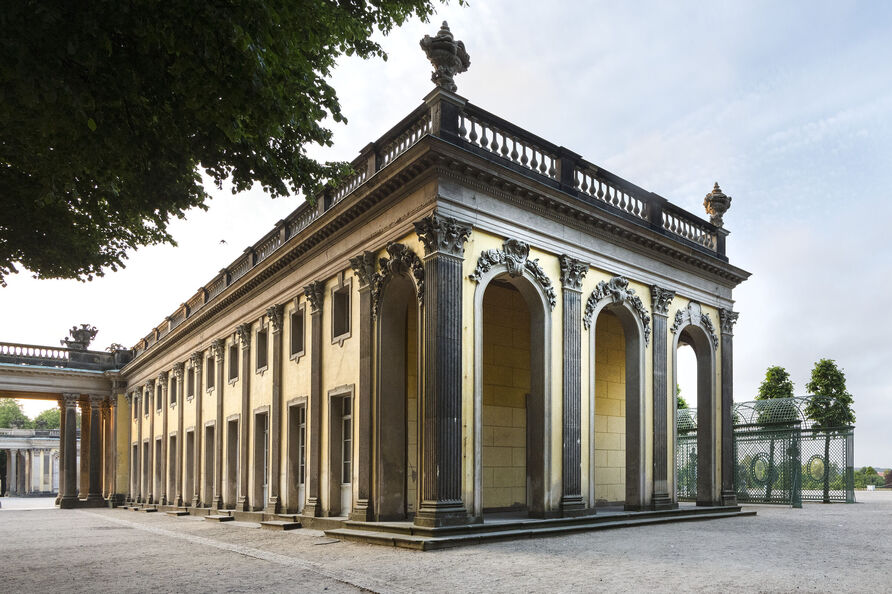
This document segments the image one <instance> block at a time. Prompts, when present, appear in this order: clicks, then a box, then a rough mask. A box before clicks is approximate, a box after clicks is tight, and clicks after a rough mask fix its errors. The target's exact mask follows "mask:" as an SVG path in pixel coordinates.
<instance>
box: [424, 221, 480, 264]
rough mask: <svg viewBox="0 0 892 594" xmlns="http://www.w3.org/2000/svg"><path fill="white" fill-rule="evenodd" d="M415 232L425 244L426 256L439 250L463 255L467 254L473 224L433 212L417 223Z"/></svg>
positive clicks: (454, 254) (443, 252)
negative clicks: (467, 242) (466, 249)
mask: <svg viewBox="0 0 892 594" xmlns="http://www.w3.org/2000/svg"><path fill="white" fill-rule="evenodd" d="M415 233H416V234H417V235H418V238H419V239H420V240H421V242H422V243H423V244H424V254H425V255H426V256H429V255H431V254H434V253H438V252H439V253H442V254H447V255H450V256H457V257H461V256H464V254H465V242H466V241H467V240H468V237H470V235H471V226H470V225H467V224H465V223H460V222H458V221H456V220H455V219H452V218H449V217H444V216H443V215H441V214H440V213H438V212H433V213H431V214H430V215H429V216H426V217H424V218H423V219H421V220H420V221H417V222H416V223H415Z"/></svg>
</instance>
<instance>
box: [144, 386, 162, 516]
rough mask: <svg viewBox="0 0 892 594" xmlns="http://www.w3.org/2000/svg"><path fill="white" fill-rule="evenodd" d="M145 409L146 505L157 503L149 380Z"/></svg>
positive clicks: (151, 392) (151, 394) (153, 395)
mask: <svg viewBox="0 0 892 594" xmlns="http://www.w3.org/2000/svg"><path fill="white" fill-rule="evenodd" d="M144 397H145V399H146V400H145V408H146V411H147V412H146V417H147V418H148V420H149V435H148V437H149V439H148V442H147V443H146V444H144V445H143V447H148V449H149V451H148V464H147V465H146V468H145V469H144V470H143V472H144V477H145V483H146V487H145V494H146V497H145V500H146V501H145V502H146V503H157V501H156V500H155V498H154V495H155V493H157V491H155V464H157V463H158V461H157V460H155V382H154V381H152V380H149V381H148V383H146V391H145V396H144Z"/></svg>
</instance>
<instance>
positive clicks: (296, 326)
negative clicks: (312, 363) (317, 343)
mask: <svg viewBox="0 0 892 594" xmlns="http://www.w3.org/2000/svg"><path fill="white" fill-rule="evenodd" d="M303 354H304V306H303V305H301V306H300V307H298V308H295V309H294V311H292V312H291V356H292V357H300V356H301V355H303Z"/></svg>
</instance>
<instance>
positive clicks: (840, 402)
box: [805, 359, 855, 429]
mask: <svg viewBox="0 0 892 594" xmlns="http://www.w3.org/2000/svg"><path fill="white" fill-rule="evenodd" d="M805 389H806V390H808V392H809V393H810V394H813V395H814V396H817V398H812V399H811V400H809V403H808V405H807V406H806V407H805V414H806V416H807V417H808V418H809V419H811V420H812V421H814V426H815V428H817V429H832V428H834V427H846V426H849V425H852V424H854V423H855V411H854V410H852V402H853V398H852V395H851V394H849V392H848V391H847V390H846V376H845V374H844V373H843V371H842V370H841V369H839V367H837V366H836V361H834V360H833V359H821V360H820V361H818V362H817V363H815V366H814V369H812V372H811V380H810V381H809V382H808V384H806V386H805Z"/></svg>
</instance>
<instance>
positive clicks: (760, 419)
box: [756, 365, 796, 501]
mask: <svg viewBox="0 0 892 594" xmlns="http://www.w3.org/2000/svg"><path fill="white" fill-rule="evenodd" d="M792 397H793V381H792V380H791V379H790V373H789V372H788V371H787V370H786V369H784V368H783V367H781V366H780V365H771V366H770V367H769V368H768V369H767V370H765V379H763V380H762V383H761V384H760V385H759V393H758V394H756V400H757V401H759V402H760V403H759V404H756V410H758V411H759V414H758V416H757V417H756V422H757V423H759V424H769V423H778V422H784V421H787V422H789V421H792V420H794V419H795V417H796V406H795V405H794V404H793V403H792V402H780V403H777V402H769V401H772V400H776V399H778V398H792ZM774 450H775V443H774V433H772V434H771V442H770V445H769V450H768V451H769V454H768V456H769V463H768V475H769V480H768V483H767V484H766V485H765V501H769V500H770V499H771V489H772V485H773V483H774V478H773V477H774V476H775V474H777V469H776V465H775V459H774Z"/></svg>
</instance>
